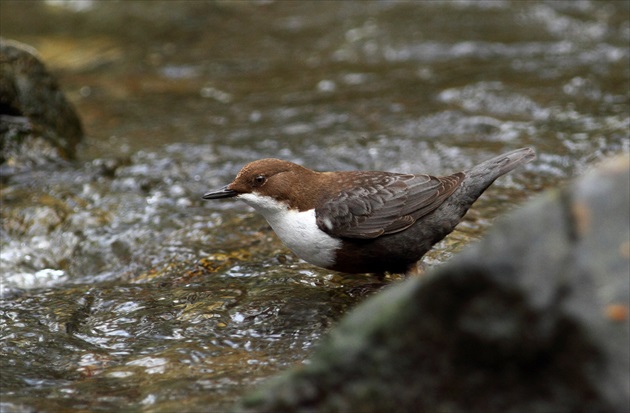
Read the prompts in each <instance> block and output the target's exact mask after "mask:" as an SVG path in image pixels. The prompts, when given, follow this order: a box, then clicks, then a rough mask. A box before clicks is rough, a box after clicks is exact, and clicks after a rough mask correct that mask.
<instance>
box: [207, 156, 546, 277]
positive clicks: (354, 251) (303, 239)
mask: <svg viewBox="0 0 630 413" xmlns="http://www.w3.org/2000/svg"><path fill="white" fill-rule="evenodd" d="M535 157H536V155H535V153H534V151H533V150H532V149H530V148H523V149H518V150H515V151H512V152H509V153H506V154H504V155H501V156H497V157H496V158H493V159H490V160H488V161H486V162H483V163H481V164H479V165H477V166H474V167H472V168H470V169H468V170H466V171H463V172H458V173H455V174H453V175H448V176H431V175H422V174H418V175H412V174H399V173H391V172H377V171H369V172H364V171H342V172H316V171H312V170H310V169H307V168H305V167H303V166H300V165H297V164H294V163H292V162H288V161H283V160H280V159H261V160H258V161H254V162H251V163H248V164H247V165H245V166H244V167H243V169H241V171H240V172H239V173H238V175H237V176H236V178H235V179H234V181H233V182H232V183H231V184H229V185H226V186H224V187H223V188H220V189H218V190H215V191H211V192H208V193H206V194H204V195H203V199H219V198H231V197H235V198H237V199H240V200H243V201H244V202H246V203H247V204H249V205H250V206H252V207H253V208H254V209H255V210H256V211H257V212H259V213H260V214H262V215H263V216H264V217H265V219H266V220H267V222H268V223H269V225H271V227H272V228H273V230H274V231H275V233H276V234H277V235H278V236H279V237H280V239H281V240H282V241H283V242H284V244H285V245H286V246H287V247H289V248H290V249H291V250H292V251H293V252H294V253H295V254H297V255H298V256H299V257H300V258H302V259H303V260H305V261H307V262H309V263H311V264H314V265H317V266H319V267H324V268H327V269H330V270H335V271H341V272H346V273H377V274H383V273H385V272H390V273H405V272H407V271H409V270H411V269H413V267H414V266H415V264H416V263H417V262H418V261H419V260H420V258H422V256H423V255H424V254H425V253H426V252H427V251H429V250H430V249H431V247H432V246H433V245H434V244H435V243H437V242H439V241H440V240H442V239H443V238H444V237H445V236H446V235H448V234H449V233H450V232H451V231H453V229H454V228H455V226H456V225H457V224H458V223H459V222H460V221H461V219H462V217H463V216H464V214H465V213H466V211H468V208H470V206H471V205H472V204H473V202H475V200H477V198H479V196H480V195H481V194H482V193H483V191H485V190H486V188H488V187H489V186H490V185H491V184H492V182H494V180H495V179H497V178H498V177H500V176H501V175H503V174H505V173H507V172H509V171H511V170H512V169H514V168H516V167H517V166H519V165H523V164H525V163H527V162H529V161H531V160H532V159H534V158H535Z"/></svg>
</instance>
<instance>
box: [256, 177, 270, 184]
mask: <svg viewBox="0 0 630 413" xmlns="http://www.w3.org/2000/svg"><path fill="white" fill-rule="evenodd" d="M266 180H267V178H266V177H265V175H258V176H256V177H255V178H254V185H262V184H264V183H265V181H266Z"/></svg>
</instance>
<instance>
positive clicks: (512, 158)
mask: <svg viewBox="0 0 630 413" xmlns="http://www.w3.org/2000/svg"><path fill="white" fill-rule="evenodd" d="M534 159H536V153H535V152H534V150H533V149H532V148H521V149H517V150H515V151H512V152H508V153H504V154H503V155H499V156H497V157H495V158H492V159H489V160H487V161H485V162H482V163H480V164H479V165H476V166H473V167H472V168H470V169H469V170H467V171H466V172H464V173H465V174H466V176H468V177H470V178H473V177H479V178H483V180H484V181H485V180H487V181H488V185H490V184H491V183H492V182H494V180H495V179H497V178H498V177H500V176H501V175H504V174H506V173H508V172H510V171H511V170H512V169H514V168H516V167H519V166H521V165H524V164H526V163H528V162H530V161H532V160H534Z"/></svg>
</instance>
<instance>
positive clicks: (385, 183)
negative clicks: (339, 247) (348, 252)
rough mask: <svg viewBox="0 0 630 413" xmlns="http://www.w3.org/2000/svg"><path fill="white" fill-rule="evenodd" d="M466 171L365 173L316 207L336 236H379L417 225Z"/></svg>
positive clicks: (322, 223)
mask: <svg viewBox="0 0 630 413" xmlns="http://www.w3.org/2000/svg"><path fill="white" fill-rule="evenodd" d="M463 178H464V174H462V173H458V174H454V175H450V176H446V177H435V176H430V175H404V174H383V173H372V172H364V173H361V174H359V175H355V176H354V177H353V181H352V185H349V186H348V187H347V188H346V189H345V190H343V191H341V192H340V193H339V194H338V195H337V196H335V197H334V198H332V199H331V200H329V201H328V202H325V203H324V204H323V205H321V206H319V207H318V208H316V209H315V214H316V218H317V225H318V226H319V228H320V229H321V230H322V231H324V232H326V233H328V234H330V235H332V236H335V237H342V238H363V239H370V238H376V237H378V236H380V235H386V234H393V233H395V232H399V231H402V230H404V229H405V228H408V227H410V226H411V225H413V223H414V222H416V220H418V219H419V218H421V217H423V216H425V215H427V214H428V213H430V212H431V211H433V210H434V209H436V208H437V207H438V206H440V205H441V204H442V202H444V200H445V199H446V198H448V197H449V196H450V195H451V194H452V193H453V192H454V191H455V189H457V187H458V186H459V184H460V183H461V181H462V179H463Z"/></svg>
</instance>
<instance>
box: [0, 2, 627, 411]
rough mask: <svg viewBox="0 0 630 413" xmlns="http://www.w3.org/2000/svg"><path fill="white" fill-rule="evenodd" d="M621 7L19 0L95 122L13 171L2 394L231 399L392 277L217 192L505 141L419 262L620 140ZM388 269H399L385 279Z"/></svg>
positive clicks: (146, 406) (181, 403) (437, 160)
mask: <svg viewBox="0 0 630 413" xmlns="http://www.w3.org/2000/svg"><path fill="white" fill-rule="evenodd" d="M629 16H630V2H628V1H616V0H602V1H590V0H567V1H562V0H549V1H542V0H532V1H527V2H524V1H517V0H512V1H510V0H456V1H455V0H454V1H421V2H389V1H369V2H359V1H356V2H355V1H343V2H342V1H339V2H332V1H330V2H328V1H323V2H316V1H313V2H306V1H299V2H285V1H212V2H205V1H203V2H202V1H178V2H171V1H151V2H147V1H107V2H98V1H90V0H81V1H63V0H62V1H52V0H51V1H11V0H3V1H2V2H1V3H0V23H1V24H0V28H1V29H0V31H1V35H2V36H3V37H5V38H11V39H15V40H18V41H21V42H24V43H27V44H29V45H31V46H33V47H35V48H36V49H37V50H38V52H39V53H40V56H41V58H42V60H43V61H44V62H45V63H46V65H47V66H48V68H49V69H50V70H51V71H52V72H53V73H54V74H55V75H56V76H57V78H58V80H59V83H60V84H61V86H62V88H63V90H64V91H65V93H66V95H67V97H68V98H69V99H70V100H71V101H72V102H73V104H74V105H75V107H76V109H77V111H78V113H79V115H80V117H81V119H82V121H83V124H84V128H85V131H86V136H85V140H84V142H83V143H82V144H81V146H80V147H79V151H78V160H77V162H75V163H73V164H70V165H66V166H55V167H52V168H44V169H40V170H31V171H21V172H17V171H5V172H4V174H3V176H2V241H1V244H0V246H1V247H2V251H1V253H0V264H1V265H2V309H1V314H2V318H1V319H0V323H1V324H0V326H1V340H2V342H1V343H2V347H1V348H0V352H1V355H2V357H1V362H0V363H1V365H0V368H1V369H0V375H1V383H0V384H1V385H2V410H3V411H57V410H59V409H62V408H63V409H64V410H66V411H80V410H121V409H124V410H146V411H174V410H178V411H197V410H206V411H213V410H220V409H222V408H224V407H226V406H227V405H229V403H230V402H231V401H232V400H234V399H235V398H236V397H237V396H238V394H240V393H242V392H243V391H245V390H246V389H248V388H250V387H251V386H253V385H255V384H256V383H258V382H259V381H260V380H263V379H264V378H266V377H268V376H270V375H271V374H273V373H275V372H277V371H279V370H281V369H284V368H286V367H287V366H290V365H293V364H296V363H301V362H303V360H304V359H305V358H306V357H308V354H309V352H310V349H311V348H312V346H313V345H314V344H316V342H317V340H318V339H319V338H320V337H321V335H322V334H324V333H325V332H326V330H327V329H328V328H329V327H330V326H331V325H332V324H334V322H335V321H336V320H337V319H338V318H339V317H341V316H342V315H343V314H344V313H345V312H346V311H347V310H348V309H349V308H351V307H352V306H353V305H355V304H356V303H357V302H359V301H361V300H362V299H364V297H365V296H366V295H368V294H370V293H372V292H373V291H375V290H377V289H378V288H380V285H378V282H377V280H374V279H371V278H370V277H368V276H344V275H340V274H336V273H331V272H328V271H324V270H320V269H317V268H314V267H312V266H310V265H308V264H306V263H304V262H302V261H300V260H298V259H297V258H296V257H294V256H293V255H292V254H291V253H290V252H289V251H288V250H286V249H285V248H284V247H283V246H282V245H281V244H280V243H279V241H278V240H277V239H276V238H275V236H274V235H273V233H272V232H271V230H270V229H269V228H268V227H267V225H266V223H265V222H264V220H263V219H262V218H261V217H258V216H256V215H254V214H253V213H252V212H251V210H249V209H248V208H247V207H246V206H244V205H241V204H239V203H236V202H231V201H226V202H204V201H202V200H201V199H200V196H201V194H203V192H205V191H207V190H209V189H213V188H216V187H219V186H221V185H224V184H226V183H229V182H230V181H231V179H232V178H233V177H234V175H235V174H236V173H237V172H238V170H239V169H240V167H241V166H242V165H243V164H245V163H247V162H249V161H251V160H254V159H259V158H263V157H280V158H284V159H288V160H291V161H294V162H298V163H301V164H304V165H306V166H308V167H311V168H313V169H319V170H342V169H375V170H388V171H395V172H412V173H413V172H423V173H432V174H447V173H451V172H454V171H457V170H461V169H463V168H466V167H468V166H471V165H473V164H474V163H477V162H479V161H482V160H484V159H487V158H489V157H492V156H494V155H497V154H499V153H501V152H504V151H508V150H511V149H515V148H519V147H523V146H532V147H534V148H535V149H536V151H537V153H538V159H537V161H535V162H534V163H532V164H529V165H527V167H525V168H522V169H520V170H518V171H515V172H514V173H512V174H510V175H508V176H506V177H504V178H501V179H500V180H499V181H497V182H496V183H495V185H494V186H493V187H491V188H490V189H489V190H488V191H487V192H486V194H485V195H484V196H483V197H482V198H481V199H480V200H479V201H478V202H477V203H476V204H475V207H474V208H473V210H471V211H470V213H469V214H468V216H467V218H466V220H465V221H464V222H463V223H462V224H461V225H460V227H459V228H458V230H456V231H455V232H454V233H453V234H452V235H451V236H449V237H448V238H447V239H446V240H445V241H443V242H442V243H440V244H439V245H438V246H437V247H436V248H435V249H434V251H432V252H431V253H430V254H429V255H428V256H427V257H426V260H425V261H426V262H427V264H428V266H429V267H430V266H433V265H439V264H440V263H441V262H444V261H445V260H447V259H448V258H449V257H450V256H451V255H452V254H453V253H454V252H456V251H458V250H459V249H461V248H462V247H463V246H464V245H465V244H467V243H468V242H471V241H473V240H475V239H477V238H479V237H480V236H482V234H483V233H484V232H485V231H486V230H487V229H488V228H489V227H490V226H491V223H492V220H493V219H494V218H497V217H498V216H500V215H502V214H504V213H507V212H508V211H509V210H510V209H513V208H515V207H516V206H517V205H518V204H521V203H523V202H525V201H526V200H527V199H528V198H531V197H533V196H535V195H536V194H537V193H538V192H540V191H541V190H543V189H546V188H551V187H557V186H559V185H562V184H564V183H565V182H566V181H567V180H569V179H570V178H572V177H574V176H576V175H579V174H581V173H582V172H583V171H584V170H585V169H586V168H588V167H590V166H591V165H593V164H595V163H597V162H598V161H600V160H601V159H603V158H605V157H607V156H610V155H613V154H617V153H620V152H628V151H629V150H630V132H629V128H630V110H629V109H630V104H629V102H630V99H629V98H630V63H629V61H630V59H629V57H630V56H629V54H630V52H629V49H630V47H629V46H630V17H629ZM396 279H397V277H392V278H391V279H389V280H388V281H389V282H395V281H396Z"/></svg>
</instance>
